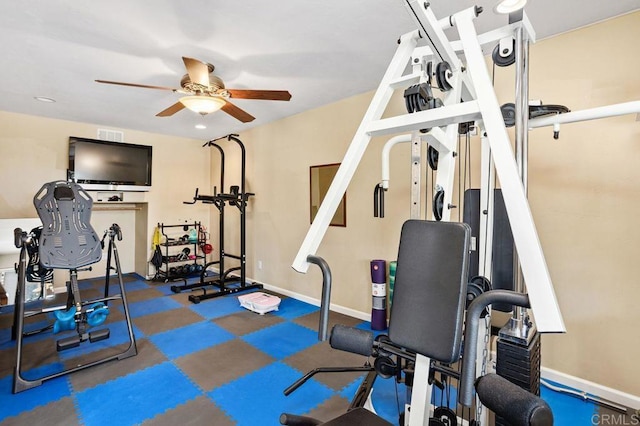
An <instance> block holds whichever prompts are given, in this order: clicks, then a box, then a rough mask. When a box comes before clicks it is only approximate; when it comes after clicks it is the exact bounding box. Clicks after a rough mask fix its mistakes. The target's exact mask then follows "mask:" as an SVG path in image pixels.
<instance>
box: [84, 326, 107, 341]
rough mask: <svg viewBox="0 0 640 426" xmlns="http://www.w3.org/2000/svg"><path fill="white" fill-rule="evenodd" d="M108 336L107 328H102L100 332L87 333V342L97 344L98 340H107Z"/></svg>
mask: <svg viewBox="0 0 640 426" xmlns="http://www.w3.org/2000/svg"><path fill="white" fill-rule="evenodd" d="M109 335H110V332H109V329H108V328H103V329H102V330H96V331H92V332H91V333H89V341H90V342H91V343H95V342H99V341H100V340H105V339H108V338H109Z"/></svg>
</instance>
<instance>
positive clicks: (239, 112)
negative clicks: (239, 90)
mask: <svg viewBox="0 0 640 426" xmlns="http://www.w3.org/2000/svg"><path fill="white" fill-rule="evenodd" d="M222 110H223V111H224V112H226V113H227V114H229V115H230V116H232V117H233V118H235V119H237V120H240V121H242V122H243V123H248V122H250V121H253V120H255V119H256V118H255V117H254V116H253V115H251V114H249V113H248V112H246V111H245V110H243V109H240V108H238V107H237V106H235V105H234V104H232V103H231V102H229V101H226V103H225V104H224V106H223V107H222Z"/></svg>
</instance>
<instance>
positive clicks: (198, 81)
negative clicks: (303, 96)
mask: <svg viewBox="0 0 640 426" xmlns="http://www.w3.org/2000/svg"><path fill="white" fill-rule="evenodd" d="M182 60H183V61H184V65H185V67H186V68H187V74H185V75H184V76H183V77H182V80H180V87H181V88H180V89H174V88H172V87H163V86H149V85H146V84H135V83H122V82H118V81H108V80H96V82H98V83H105V84H117V85H120V86H132V87H143V88H146V89H159V90H171V91H172V92H174V93H181V94H184V95H186V96H183V97H182V98H180V100H179V101H178V102H176V103H175V104H173V105H171V106H170V107H169V108H167V109H165V110H163V111H160V112H159V113H158V114H156V116H157V117H169V116H171V115H173V114H175V113H176V112H178V111H180V110H182V109H183V108H185V107H186V108H188V109H190V110H192V111H195V112H197V113H199V114H202V115H206V114H210V113H212V112H215V111H217V110H219V109H222V111H224V112H226V113H227V114H229V115H231V116H232V117H234V118H236V119H237V120H240V121H242V122H243V123H248V122H250V121H253V120H254V119H255V117H254V116H252V115H251V114H249V113H248V112H246V111H244V110H243V109H241V108H238V107H237V106H236V105H234V104H232V103H231V102H230V101H229V99H256V100H267V101H288V100H289V99H291V94H290V93H289V92H288V91H286V90H248V89H227V88H225V86H224V82H223V81H222V79H221V78H220V77H218V76H216V75H215V74H213V70H214V69H215V67H214V66H213V65H212V64H209V63H206V62H202V61H199V60H197V59H193V58H187V57H184V56H183V57H182Z"/></svg>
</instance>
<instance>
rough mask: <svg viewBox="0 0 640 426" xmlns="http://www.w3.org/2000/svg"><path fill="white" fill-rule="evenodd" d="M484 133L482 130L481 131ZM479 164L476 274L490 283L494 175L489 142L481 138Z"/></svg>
mask: <svg viewBox="0 0 640 426" xmlns="http://www.w3.org/2000/svg"><path fill="white" fill-rule="evenodd" d="M482 131H483V133H484V129H482ZM481 152H482V153H481V160H480V161H481V164H480V233H479V235H478V237H479V241H478V242H477V244H476V246H477V247H476V250H478V274H479V275H482V276H484V277H486V278H488V279H489V281H491V279H492V270H491V265H492V262H493V217H494V211H495V205H494V202H495V201H494V189H495V184H494V180H495V174H494V171H495V169H494V166H493V160H492V159H491V147H490V146H489V140H488V139H487V138H486V137H484V136H482V137H481Z"/></svg>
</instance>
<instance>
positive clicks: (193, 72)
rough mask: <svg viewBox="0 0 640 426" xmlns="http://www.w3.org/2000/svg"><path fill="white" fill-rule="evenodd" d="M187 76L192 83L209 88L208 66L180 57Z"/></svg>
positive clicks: (195, 60)
mask: <svg viewBox="0 0 640 426" xmlns="http://www.w3.org/2000/svg"><path fill="white" fill-rule="evenodd" d="M182 61H183V62H184V66H185V67H186V68H187V74H189V79H190V80H191V82H192V83H197V84H199V85H201V86H204V87H209V65H208V64H205V63H204V62H202V61H199V60H197V59H193V58H186V57H184V56H183V57H182Z"/></svg>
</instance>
